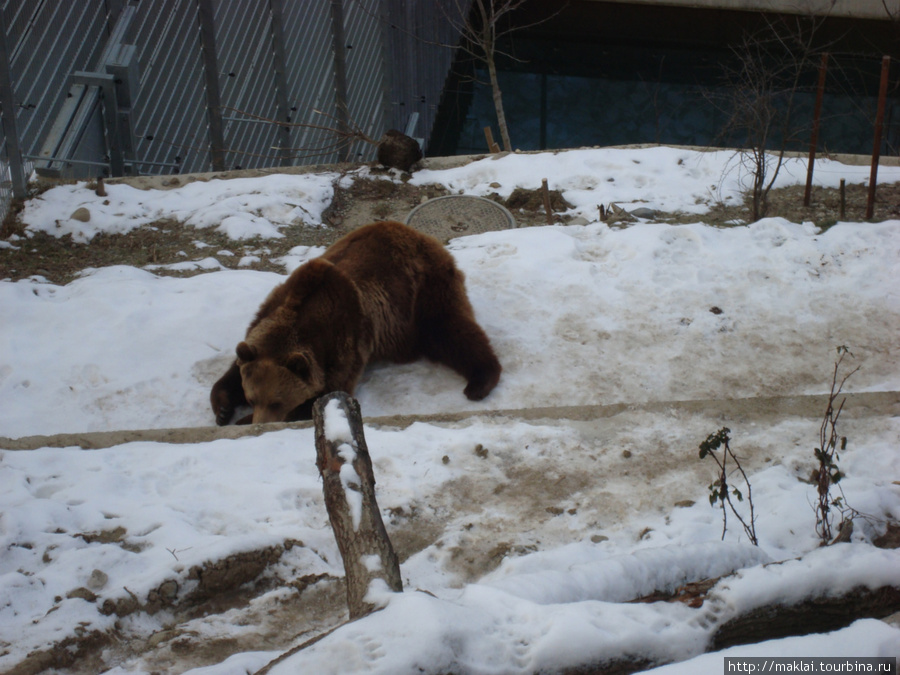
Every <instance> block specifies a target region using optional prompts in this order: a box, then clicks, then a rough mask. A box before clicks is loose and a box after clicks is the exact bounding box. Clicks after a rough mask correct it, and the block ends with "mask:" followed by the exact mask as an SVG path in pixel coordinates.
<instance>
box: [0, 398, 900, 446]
mask: <svg viewBox="0 0 900 675" xmlns="http://www.w3.org/2000/svg"><path fill="white" fill-rule="evenodd" d="M841 397H842V398H846V399H847V403H846V405H845V407H844V412H843V413H842V414H843V415H844V416H846V417H847V418H857V419H858V418H864V417H896V416H900V392H897V391H886V392H866V393H859V394H842V395H841ZM827 399H828V397H827V395H825V394H820V395H814V396H764V397H754V398H741V399H706V400H694V401H653V402H650V403H638V404H628V403H614V404H611V405H581V406H561V407H545V408H523V409H506V410H469V411H462V412H453V413H435V414H430V415H390V416H386V417H364V418H363V422H364V423H365V424H366V425H367V426H377V427H389V428H390V427H396V428H401V429H402V428H406V427H408V426H409V425H411V424H414V423H415V422H425V423H428V424H459V423H464V422H466V421H468V420H476V419H515V420H524V421H530V422H544V423H550V424H552V423H557V422H560V421H565V422H592V421H595V420H602V419H606V418H610V417H614V416H616V415H621V414H624V413H632V412H650V413H663V412H665V413H671V412H676V413H682V414H687V415H707V416H709V417H714V418H716V419H718V420H720V421H722V420H742V419H748V418H762V417H804V418H812V419H817V418H820V417H821V416H822V415H823V414H824V411H825V405H826V402H827ZM311 427H312V422H290V423H272V424H248V425H244V426H227V427H183V428H176V429H136V430H126V431H96V432H85V433H75V434H56V435H53V436H23V437H22V438H3V437H0V450H37V449H39V448H81V449H83V450H99V449H102V448H111V447H114V446H117V445H123V444H125V443H134V442H145V443H172V444H189V443H207V442H210V441H216V440H220V439H235V438H244V437H246V436H261V435H262V434H264V433H266V432H269V431H280V430H282V429H309V428H311Z"/></svg>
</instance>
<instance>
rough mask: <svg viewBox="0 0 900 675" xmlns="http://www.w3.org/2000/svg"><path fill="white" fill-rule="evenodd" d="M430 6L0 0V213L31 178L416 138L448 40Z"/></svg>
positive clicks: (361, 155)
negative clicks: (397, 133) (353, 134)
mask: <svg viewBox="0 0 900 675" xmlns="http://www.w3.org/2000/svg"><path fill="white" fill-rule="evenodd" d="M448 4H449V3H448ZM442 7H443V5H441V4H439V0H141V1H138V0H78V1H77V2H60V1H59V0H0V106H2V121H3V141H4V142H3V143H2V147H0V162H2V165H0V169H2V175H0V181H2V185H0V212H2V213H5V212H6V210H7V209H8V205H9V202H10V199H11V197H12V196H13V194H17V195H18V194H20V193H21V192H23V191H24V185H25V176H27V175H30V174H31V172H32V171H37V172H38V173H40V174H44V175H51V176H61V177H67V178H87V177H94V176H98V175H120V174H168V173H193V172H201V171H219V170H227V169H236V168H259V167H270V166H285V165H296V164H315V163H332V162H338V161H345V160H359V161H368V160H369V159H372V158H373V157H374V154H375V147H374V146H373V145H372V144H370V143H366V142H364V141H359V140H353V139H351V138H349V137H348V136H346V131H347V130H348V129H349V130H353V129H359V130H360V131H362V132H363V133H364V134H366V135H367V136H369V137H371V138H374V139H376V140H377V139H378V138H380V136H381V135H382V133H384V132H385V131H386V130H388V129H391V128H396V129H400V130H401V131H405V132H407V133H409V134H410V135H411V136H414V137H417V138H420V139H427V137H428V135H429V133H430V131H431V127H432V125H433V123H434V118H435V114H436V111H437V106H438V103H439V99H440V95H441V91H442V89H443V86H444V81H445V79H446V77H447V74H448V72H449V69H450V66H451V63H452V59H453V50H452V48H450V47H449V46H448V45H452V44H454V43H455V42H456V41H457V39H458V35H455V34H454V33H453V29H452V26H451V23H450V22H449V21H447V18H446V17H445V16H444V14H443V10H442ZM411 123H412V124H411ZM341 131H344V132H345V133H344V134H342V133H341ZM20 158H21V159H20ZM22 160H24V161H22Z"/></svg>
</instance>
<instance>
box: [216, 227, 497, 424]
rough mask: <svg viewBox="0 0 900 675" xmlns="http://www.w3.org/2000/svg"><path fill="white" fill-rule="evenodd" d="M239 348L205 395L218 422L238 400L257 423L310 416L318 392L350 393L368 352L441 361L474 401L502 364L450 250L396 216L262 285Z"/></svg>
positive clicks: (484, 393)
mask: <svg viewBox="0 0 900 675" xmlns="http://www.w3.org/2000/svg"><path fill="white" fill-rule="evenodd" d="M236 352H237V359H236V360H235V362H234V363H233V364H232V366H231V367H230V368H229V369H228V371H227V372H226V373H225V374H224V375H223V376H222V377H221V378H220V379H219V381H218V382H216V383H215V385H213V388H212V393H211V394H210V401H211V403H212V409H213V412H214V413H215V415H216V423H217V424H220V425H222V424H228V422H229V421H230V420H231V418H232V416H233V415H234V412H235V409H236V408H237V407H238V406H241V405H250V406H251V407H252V408H253V416H252V421H253V422H254V423H258V422H276V421H294V420H298V419H309V418H310V417H311V414H312V404H313V402H314V401H315V399H316V398H318V397H319V396H321V395H323V394H327V393H329V392H332V391H345V392H347V393H349V394H353V390H354V388H355V387H356V383H357V382H358V380H359V378H360V376H361V375H362V372H363V370H364V369H365V367H366V364H367V363H369V362H371V361H379V360H386V361H394V362H397V363H408V362H410V361H414V360H416V359H418V358H420V357H422V356H424V357H427V358H429V359H432V360H433V361H437V362H439V363H443V364H445V365H447V366H449V367H450V368H452V369H453V370H455V371H456V372H457V373H459V374H460V375H462V376H463V377H464V378H466V380H467V385H466V388H465V394H466V396H467V397H469V398H470V399H472V400H473V401H479V400H481V399H483V398H484V397H485V396H487V395H488V394H489V393H490V392H491V390H492V389H493V388H494V387H495V386H496V384H497V382H498V380H499V379H500V370H501V367H500V362H499V361H498V360H497V357H496V355H495V354H494V350H493V349H492V347H491V343H490V341H489V340H488V337H487V335H486V334H485V332H484V331H483V330H482V328H481V326H479V325H478V323H476V321H475V316H474V313H473V311H472V305H471V304H470V303H469V299H468V297H467V295H466V289H465V281H464V277H463V274H462V272H460V271H459V270H458V269H457V268H456V265H455V263H454V261H453V257H452V256H451V255H450V253H449V252H447V250H446V249H445V248H444V247H443V245H441V243H440V242H439V241H438V240H437V239H435V238H433V237H429V236H427V235H424V234H421V233H419V232H417V231H415V230H413V229H412V228H410V227H407V226H406V225H403V224H401V223H396V222H378V223H373V224H371V225H366V226H365V227H361V228H359V229H358V230H354V231H353V232H351V233H350V234H348V235H346V236H345V237H343V238H342V239H340V240H338V241H337V242H335V243H334V244H333V245H331V246H330V247H329V248H328V249H327V250H326V251H325V253H323V254H322V256H321V257H319V258H315V259H313V260H310V261H309V262H307V263H305V264H304V265H301V266H300V267H299V268H297V269H296V270H295V271H294V272H293V273H292V274H291V275H290V276H289V277H288V278H287V281H285V282H284V283H283V284H281V285H279V286H277V287H276V288H275V289H274V290H272V292H271V293H269V296H268V297H267V298H266V300H265V301H264V302H263V303H262V305H261V306H260V308H259V311H258V312H257V313H256V317H255V318H254V319H253V321H252V322H251V323H250V326H249V328H248V329H247V335H246V337H245V339H244V341H243V342H241V343H240V344H238V346H237V350H236ZM242 421H247V422H249V421H250V420H249V419H248V418H245V420H242Z"/></svg>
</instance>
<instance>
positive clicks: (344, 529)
mask: <svg viewBox="0 0 900 675" xmlns="http://www.w3.org/2000/svg"><path fill="white" fill-rule="evenodd" d="M313 421H314V422H315V425H316V466H317V467H318V468H319V474H320V475H321V476H322V484H323V489H324V491H325V508H326V509H327V510H328V518H329V520H330V521H331V527H332V529H333V530H334V538H335V539H336V540H337V544H338V548H339V549H340V551H341V557H342V558H343V559H344V572H345V574H346V578H347V606H348V607H349V609H350V618H351V619H356V618H359V617H361V616H364V615H366V614H368V613H369V612H371V611H372V610H373V609H375V608H376V604H375V603H374V602H371V601H367V600H366V595H367V593H368V592H369V588H370V585H371V583H372V581H373V580H375V579H381V580H383V581H384V583H385V584H386V586H387V588H388V589H390V590H391V591H394V592H397V593H399V592H401V591H402V590H403V581H402V580H401V579H400V564H399V562H398V561H397V555H396V554H395V553H394V547H393V546H392V545H391V540H390V539H388V536H387V531H386V530H385V529H384V522H383V521H382V520H381V512H380V511H379V510H378V504H377V502H376V501H375V476H374V474H373V473H372V460H371V459H370V457H369V449H368V448H367V447H366V439H365V436H364V435H363V425H362V416H361V415H360V411H359V403H358V402H357V401H356V399H354V398H352V397H350V396H349V395H348V394H345V393H344V392H342V391H339V392H334V393H331V394H327V395H325V396H323V397H321V398H320V399H318V400H317V401H316V402H315V404H314V405H313Z"/></svg>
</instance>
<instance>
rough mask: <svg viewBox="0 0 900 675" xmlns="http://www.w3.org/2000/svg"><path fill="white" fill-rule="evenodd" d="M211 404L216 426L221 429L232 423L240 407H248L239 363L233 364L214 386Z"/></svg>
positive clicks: (210, 399)
mask: <svg viewBox="0 0 900 675" xmlns="http://www.w3.org/2000/svg"><path fill="white" fill-rule="evenodd" d="M209 402H210V404H211V405H212V409H213V413H214V414H215V416H216V424H218V425H219V426H220V427H221V426H225V425H226V424H228V423H229V422H230V421H231V418H232V417H233V416H234V411H235V410H236V409H237V407H238V406H241V405H247V399H246V397H245V396H244V385H243V384H242V382H241V369H240V367H238V364H237V362H235V363H232V364H231V367H230V368H229V369H228V370H226V371H225V374H224V375H222V377H220V378H219V379H218V381H217V382H216V383H215V384H214V385H213V388H212V391H211V392H210V394H209Z"/></svg>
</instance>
